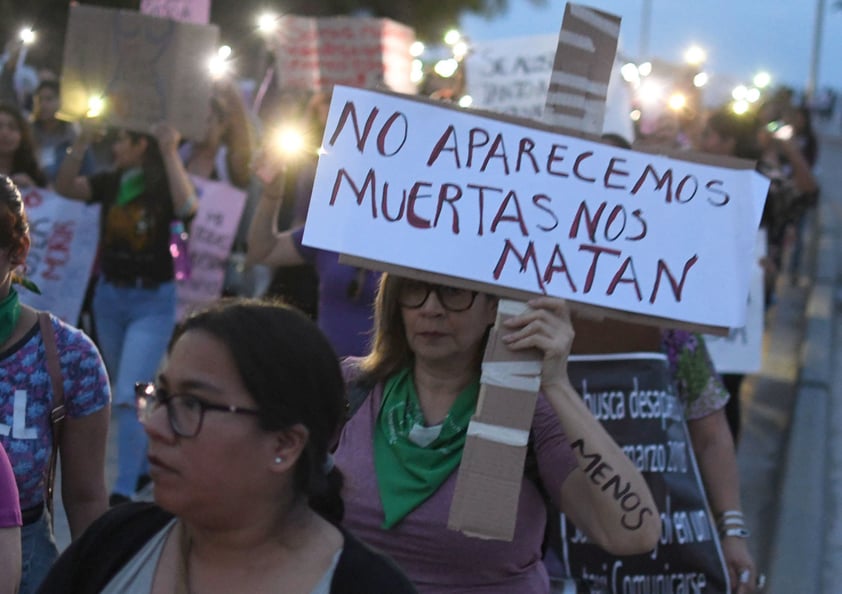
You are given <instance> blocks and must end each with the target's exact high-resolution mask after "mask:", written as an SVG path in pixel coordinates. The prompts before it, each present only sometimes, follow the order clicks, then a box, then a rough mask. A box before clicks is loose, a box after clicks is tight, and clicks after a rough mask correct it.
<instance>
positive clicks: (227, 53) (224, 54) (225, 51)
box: [216, 45, 231, 60]
mask: <svg viewBox="0 0 842 594" xmlns="http://www.w3.org/2000/svg"><path fill="white" fill-rule="evenodd" d="M216 53H217V55H218V56H219V57H220V58H222V59H223V60H227V59H228V58H230V57H231V46H230V45H223V46H222V47H220V48H219V50H217V52H216Z"/></svg>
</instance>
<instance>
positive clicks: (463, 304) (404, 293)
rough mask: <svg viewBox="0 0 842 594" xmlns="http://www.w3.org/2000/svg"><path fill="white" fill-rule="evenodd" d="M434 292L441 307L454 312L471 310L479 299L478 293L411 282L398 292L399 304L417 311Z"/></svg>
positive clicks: (404, 284)
mask: <svg viewBox="0 0 842 594" xmlns="http://www.w3.org/2000/svg"><path fill="white" fill-rule="evenodd" d="M433 292H434V293H435V294H436V297H437V298H438V300H439V303H440V304H441V306H442V307H443V308H444V309H446V310H447V311H452V312H460V311H465V310H467V309H470V308H471V306H472V305H473V304H474V300H475V299H476V298H477V292H476V291H469V290H467V289H457V288H455V287H446V286H443V285H433V284H430V283H424V282H421V281H413V280H410V281H405V282H404V283H403V284H402V285H401V287H400V290H399V291H398V303H399V304H400V305H401V307H407V308H409V309H417V308H419V307H421V306H422V305H424V304H425V303H426V302H427V299H428V298H429V297H430V293H433Z"/></svg>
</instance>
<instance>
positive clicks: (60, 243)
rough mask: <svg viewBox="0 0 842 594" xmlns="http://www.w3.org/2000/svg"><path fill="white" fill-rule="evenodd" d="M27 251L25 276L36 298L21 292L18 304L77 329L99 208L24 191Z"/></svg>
mask: <svg viewBox="0 0 842 594" xmlns="http://www.w3.org/2000/svg"><path fill="white" fill-rule="evenodd" d="M23 200H24V203H25V204H26V214H27V217H28V218H29V236H30V239H31V242H32V243H31V245H30V247H29V255H28V256H27V258H26V276H27V278H29V279H30V280H32V281H33V282H34V283H35V284H36V285H38V288H39V289H41V294H40V295H36V294H35V293H30V292H29V291H26V290H21V291H20V298H21V301H22V302H23V303H26V304H27V305H29V306H31V307H34V308H36V309H43V310H47V311H49V312H51V313H53V314H54V315H56V316H57V317H59V318H61V319H62V320H64V321H65V322H67V323H69V324H73V325H76V324H77V322H78V320H79V312H81V311H82V302H83V301H84V299H85V291H86V290H87V288H88V280H89V279H90V277H91V271H92V269H93V266H94V260H95V258H96V252H97V244H98V242H99V209H100V207H99V205H98V204H92V205H86V204H84V203H82V202H76V201H73V200H68V199H67V198H63V197H62V196H59V195H58V194H56V193H54V192H51V191H49V190H44V189H42V188H36V187H30V188H28V189H25V190H24V191H23Z"/></svg>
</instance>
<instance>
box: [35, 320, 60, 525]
mask: <svg viewBox="0 0 842 594" xmlns="http://www.w3.org/2000/svg"><path fill="white" fill-rule="evenodd" d="M38 323H39V324H40V326H41V340H43V341H44V351H45V352H46V355H47V372H48V373H49V374H50V383H51V384H52V388H53V401H52V406H51V407H50V430H51V432H52V434H53V447H52V449H51V450H50V463H49V465H48V466H47V476H46V480H45V486H46V493H45V496H44V502H45V503H46V505H47V510H48V511H49V512H50V518H52V514H53V491H54V489H55V481H56V462H57V460H58V450H59V445H60V442H61V428H62V421H64V417H65V412H64V385H63V382H62V377H61V364H60V362H59V358H58V349H57V348H56V334H55V331H54V330H53V323H52V321H51V320H50V314H49V313H47V312H45V311H39V312H38Z"/></svg>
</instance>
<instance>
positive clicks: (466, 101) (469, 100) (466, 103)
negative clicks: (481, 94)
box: [459, 95, 474, 107]
mask: <svg viewBox="0 0 842 594" xmlns="http://www.w3.org/2000/svg"><path fill="white" fill-rule="evenodd" d="M473 104H474V98H473V97H471V96H470V95H462V96H461V97H460V98H459V107H470V106H471V105H473Z"/></svg>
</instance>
